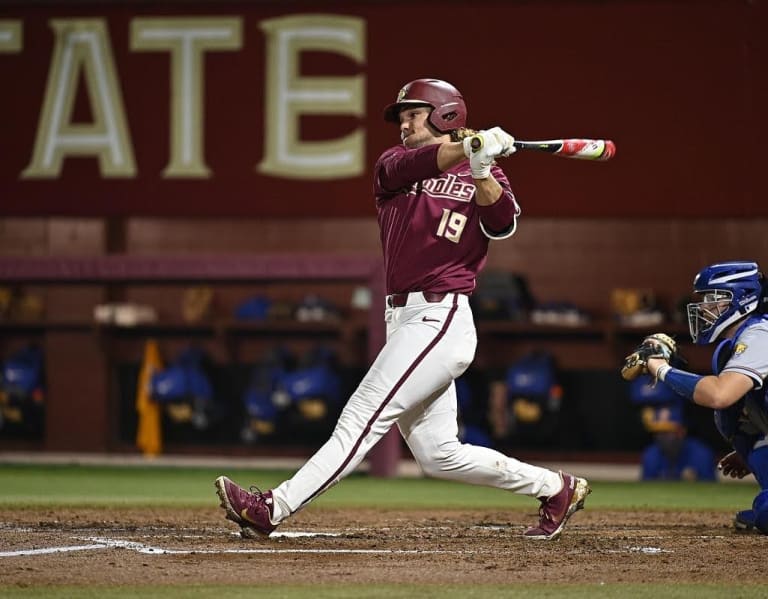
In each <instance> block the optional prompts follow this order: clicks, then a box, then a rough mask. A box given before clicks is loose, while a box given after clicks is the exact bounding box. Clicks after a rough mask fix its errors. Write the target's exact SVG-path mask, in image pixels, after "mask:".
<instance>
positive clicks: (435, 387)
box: [272, 293, 562, 524]
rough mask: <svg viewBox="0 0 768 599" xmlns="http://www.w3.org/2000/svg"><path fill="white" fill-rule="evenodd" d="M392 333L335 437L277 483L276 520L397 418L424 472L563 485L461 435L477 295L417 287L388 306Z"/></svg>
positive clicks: (504, 484)
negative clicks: (430, 295) (461, 389)
mask: <svg viewBox="0 0 768 599" xmlns="http://www.w3.org/2000/svg"><path fill="white" fill-rule="evenodd" d="M385 316H386V322H387V341H386V344H385V345H384V347H383V348H382V350H381V352H380V353H379V355H378V356H377V358H376V360H375V361H374V363H373V365H372V366H371V368H370V370H368V372H367V374H366V375H365V377H364V378H363V380H362V382H361V383H360V385H359V386H358V388H357V389H356V390H355V392H354V393H353V394H352V396H351V397H350V398H349V400H348V402H347V404H346V406H345V407H344V409H343V411H342V413H341V415H340V416H339V420H338V422H337V424H336V427H335V429H334V431H333V433H332V434H331V437H330V439H329V440H328V441H327V442H326V443H325V444H324V445H323V446H322V447H321V448H320V449H319V450H318V451H317V452H316V453H315V454H314V455H313V456H312V457H311V458H310V459H309V460H308V461H307V462H306V464H304V466H302V467H301V469H300V470H299V471H298V472H296V474H295V475H294V476H293V477H292V478H291V479H289V480H287V481H285V482H283V483H282V484H280V485H279V486H278V487H276V488H275V489H273V490H272V493H273V497H274V499H275V508H274V514H273V521H274V523H275V524H276V523H278V522H280V521H281V520H283V519H285V518H286V517H288V516H290V515H291V514H293V513H294V512H296V511H298V510H299V509H301V508H302V507H304V506H305V505H306V504H307V503H309V502H310V501H312V499H314V498H315V497H317V496H318V495H320V494H321V493H323V492H325V491H327V490H328V489H329V488H330V487H331V486H333V485H334V484H336V483H337V482H339V481H340V480H341V479H342V478H344V477H345V476H347V475H348V474H350V473H351V472H353V471H354V470H355V468H357V466H358V465H359V464H360V462H361V461H362V460H363V458H364V457H365V456H366V454H367V453H368V451H370V450H371V448H372V447H373V446H374V445H375V444H376V443H377V442H378V441H379V439H381V437H382V436H383V435H384V434H385V433H386V432H387V431H388V430H389V429H390V427H391V426H392V425H393V424H395V423H397V425H398V427H399V429H400V432H401V434H402V435H403V438H404V439H405V441H406V443H407V444H408V447H409V448H410V450H411V452H412V453H413V456H414V458H415V459H416V461H417V462H418V464H419V466H420V467H421V469H422V471H423V472H424V474H426V475H428V476H432V477H436V478H443V479H450V480H456V481H462V482H466V483H470V484H475V485H486V486H489V487H497V488H500V489H507V490H509V491H513V492H515V493H520V494H523V495H529V496H532V497H548V496H550V495H553V494H555V493H557V492H558V491H560V489H561V487H562V482H561V479H560V476H559V475H558V473H556V472H553V471H551V470H547V469H545V468H539V467H537V466H532V465H530V464H526V463H524V462H520V461H518V460H516V459H514V458H511V457H507V456H505V455H503V454H502V453H499V452H498V451H495V450H493V449H488V448H486V447H477V446H474V445H467V444H463V443H460V442H459V440H458V423H457V411H458V408H457V401H456V389H455V386H454V383H453V381H454V379H456V378H457V377H459V376H460V375H461V374H462V373H463V372H464V371H465V370H466V369H467V367H468V366H469V364H470V362H471V361H472V359H473V358H474V354H475V348H476V346H477V336H476V332H475V324H474V320H473V317H472V311H471V309H470V307H469V298H468V297H467V296H466V295H461V294H455V293H449V294H447V295H446V297H445V298H444V299H443V300H442V301H441V302H438V303H428V302H426V301H425V300H424V296H423V295H422V294H421V293H410V294H409V296H408V301H407V304H406V305H405V306H403V307H401V308H387V309H386V313H385Z"/></svg>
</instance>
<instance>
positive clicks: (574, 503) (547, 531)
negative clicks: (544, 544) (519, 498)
mask: <svg viewBox="0 0 768 599" xmlns="http://www.w3.org/2000/svg"><path fill="white" fill-rule="evenodd" d="M560 478H562V479H563V488H562V490H560V491H559V492H557V493H555V494H554V495H552V497H544V498H541V499H540V501H541V507H539V525H538V526H533V527H531V528H529V529H528V530H526V531H525V533H523V536H524V537H525V538H527V539H538V540H542V541H554V540H555V539H557V538H559V537H560V534H561V533H562V532H563V529H564V528H565V524H566V522H568V519H569V518H570V517H571V516H573V514H575V513H576V512H577V511H578V510H580V509H582V508H583V507H584V500H585V499H586V498H587V495H589V494H590V493H591V492H592V489H590V488H589V483H587V481H586V480H585V479H583V478H576V477H575V476H572V475H570V474H567V473H565V472H560Z"/></svg>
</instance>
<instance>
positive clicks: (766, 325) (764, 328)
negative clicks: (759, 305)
mask: <svg viewBox="0 0 768 599" xmlns="http://www.w3.org/2000/svg"><path fill="white" fill-rule="evenodd" d="M744 338H747V339H760V340H764V341H765V342H766V343H768V314H766V315H762V316H760V317H758V318H754V319H752V320H751V321H750V322H748V323H747V326H746V327H744V330H742V331H741V333H740V334H739V338H738V339H737V341H738V340H740V339H744Z"/></svg>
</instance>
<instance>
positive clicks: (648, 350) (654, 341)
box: [621, 333, 677, 381]
mask: <svg viewBox="0 0 768 599" xmlns="http://www.w3.org/2000/svg"><path fill="white" fill-rule="evenodd" d="M676 354H677V343H675V340H674V339H672V337H670V336H669V335H666V334H665V333H654V334H653V335H648V336H647V337H646V338H645V339H643V342H642V343H641V344H640V345H638V346H637V348H636V349H635V351H633V352H632V353H631V354H629V355H628V356H627V357H626V358H624V365H623V366H622V367H621V376H622V378H623V379H624V380H625V381H633V380H635V379H636V378H637V377H639V376H640V375H641V374H647V373H648V360H649V359H650V358H661V359H662V360H666V361H667V362H669V361H670V360H671V359H672V358H673V357H675V356H676Z"/></svg>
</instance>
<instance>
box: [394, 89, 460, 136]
mask: <svg viewBox="0 0 768 599" xmlns="http://www.w3.org/2000/svg"><path fill="white" fill-rule="evenodd" d="M406 106H431V107H432V112H430V114H429V123H430V125H432V126H433V127H434V128H435V129H437V130H438V131H439V132H440V133H450V132H451V131H453V130H454V129H459V128H461V127H465V126H466V124H467V105H466V104H464V98H463V97H462V96H461V92H459V90H457V89H456V88H455V87H453V86H452V85H451V84H450V83H447V82H446V81H441V80H440V79H416V80H415V81H411V82H410V83H406V84H405V85H404V86H403V88H402V89H401V90H400V92H399V93H398V94H397V100H395V102H393V103H392V104H390V105H389V106H387V107H386V108H385V109H384V120H385V121H389V122H390V123H399V122H400V118H399V114H400V111H401V110H402V109H403V108H405V107H406Z"/></svg>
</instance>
